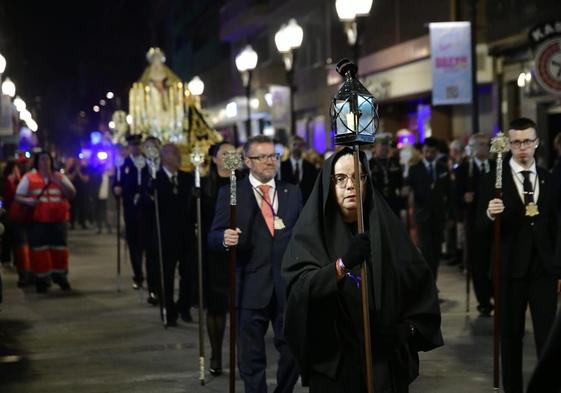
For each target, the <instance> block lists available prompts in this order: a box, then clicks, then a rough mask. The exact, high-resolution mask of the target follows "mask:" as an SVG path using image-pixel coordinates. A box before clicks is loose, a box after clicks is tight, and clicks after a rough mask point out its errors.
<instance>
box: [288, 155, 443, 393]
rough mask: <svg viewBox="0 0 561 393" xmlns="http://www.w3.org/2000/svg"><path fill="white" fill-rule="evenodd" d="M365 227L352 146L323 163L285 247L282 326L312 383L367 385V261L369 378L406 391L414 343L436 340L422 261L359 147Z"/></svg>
mask: <svg viewBox="0 0 561 393" xmlns="http://www.w3.org/2000/svg"><path fill="white" fill-rule="evenodd" d="M361 155H362V157H361V161H362V171H361V175H360V181H361V188H363V190H364V192H363V194H362V195H363V206H364V210H363V212H364V213H363V216H364V226H365V229H366V233H364V234H357V200H358V197H357V194H356V189H355V180H354V172H355V170H354V159H353V156H352V151H351V150H350V149H348V148H345V149H343V150H341V151H339V152H337V153H335V154H334V155H333V156H331V157H330V158H329V159H328V160H327V161H326V162H325V164H324V166H323V168H322V170H321V172H320V174H319V177H318V179H317V181H316V183H315V185H314V189H313V190H312V193H311V195H310V198H309V199H308V201H307V203H306V205H305V206H304V209H303V210H302V213H301V215H300V218H299V219H298V222H297V223H296V226H295V227H294V230H293V234H292V239H291V241H290V243H289V245H288V248H287V251H286V253H285V255H284V259H283V265H282V271H283V277H284V278H285V280H286V285H287V294H288V303H287V308H286V317H285V336H286V339H287V341H288V344H289V346H290V348H291V350H292V352H293V354H294V355H295V357H296V359H297V362H298V365H299V367H300V371H301V373H302V380H303V383H304V385H309V386H310V392H311V393H315V392H321V393H344V392H353V393H359V392H366V384H365V375H366V369H365V364H364V330H363V325H362V306H361V304H362V303H361V302H362V300H361V289H360V285H361V283H360V280H359V277H360V265H361V263H362V262H363V261H366V262H367V268H368V277H369V282H368V289H369V299H370V301H369V304H370V321H371V331H370V336H371V342H372V348H371V350H372V354H373V370H372V372H373V375H374V385H375V386H374V387H375V389H374V390H375V391H376V392H378V393H382V392H383V393H386V392H392V393H398V392H399V393H403V392H407V391H408V388H409V384H410V383H411V382H412V381H413V380H414V379H415V378H416V377H417V375H418V366H419V358H418V355H417V352H418V351H428V350H431V349H433V348H436V347H438V346H441V345H442V344H443V341H442V335H441V332H440V309H439V305H438V297H437V292H436V287H435V284H434V279H433V278H432V275H431V271H430V269H429V267H428V265H427V263H426V262H425V261H424V260H423V258H422V256H421V254H420V253H419V251H418V250H417V249H416V248H415V246H414V245H413V243H412V242H411V240H410V238H409V237H408V235H407V233H406V231H405V229H404V228H403V225H402V224H401V222H400V221H399V219H398V218H397V217H396V216H395V214H393V212H392V211H391V209H390V208H389V206H388V205H387V204H386V203H385V202H384V200H383V198H382V197H381V196H380V194H378V192H377V191H375V190H374V189H373V187H372V182H371V180H370V179H369V177H370V174H369V173H368V172H367V168H368V164H367V161H366V157H365V155H364V154H361Z"/></svg>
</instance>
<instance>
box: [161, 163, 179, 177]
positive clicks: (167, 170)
mask: <svg viewBox="0 0 561 393" xmlns="http://www.w3.org/2000/svg"><path fill="white" fill-rule="evenodd" d="M162 168H163V169H164V172H165V173H166V175H168V177H169V178H170V179H171V178H172V177H173V175H177V172H175V173H171V171H170V170H169V169H168V168H166V166H165V165H162Z"/></svg>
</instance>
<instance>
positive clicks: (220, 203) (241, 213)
mask: <svg viewBox="0 0 561 393" xmlns="http://www.w3.org/2000/svg"><path fill="white" fill-rule="evenodd" d="M244 154H245V164H246V165H247V167H248V168H249V176H248V177H246V178H244V179H243V180H241V181H239V182H238V188H237V202H238V205H237V206H238V209H237V215H238V216H237V229H236V230H232V229H228V226H229V188H228V187H222V188H221V189H220V192H219V195H218V199H217V202H216V212H215V216H214V221H213V223H212V229H211V232H210V233H209V235H208V245H209V247H210V248H211V249H212V250H214V251H216V252H226V251H227V250H228V247H230V246H237V251H238V257H237V258H238V259H237V262H238V269H237V275H238V277H237V278H238V287H237V293H236V297H237V313H238V321H239V322H238V323H239V325H238V332H237V333H238V349H239V357H238V363H239V368H240V376H241V377H242V379H243V381H244V384H245V391H246V393H265V392H266V391H267V382H266V375H265V372H266V369H267V359H266V351H265V333H266V332H267V329H268V327H269V323H271V324H272V327H273V331H274V335H275V347H276V349H277V351H278V352H279V355H280V356H279V365H278V371H277V388H276V390H275V391H276V392H279V393H280V392H286V393H289V392H292V391H293V388H294V385H295V384H296V381H297V379H298V372H297V370H296V364H295V361H294V358H293V356H292V354H291V352H290V350H289V349H288V345H287V343H286V340H285V338H284V335H283V332H282V329H283V312H284V306H285V296H286V287H285V283H284V280H283V279H282V277H281V271H280V269H281V261H282V258H283V255H284V251H285V249H286V247H287V245H288V241H289V239H290V235H291V233H292V228H293V226H294V224H295V223H296V220H297V219H298V216H299V214H300V210H301V209H302V195H301V192H300V190H299V189H298V187H297V186H295V185H292V184H289V183H284V182H282V181H276V180H275V174H276V161H277V160H278V156H277V154H276V153H275V146H274V144H273V142H272V140H271V139H269V138H268V137H266V136H263V135H259V136H256V137H253V138H251V139H250V140H249V141H248V142H247V143H246V145H245V146H244Z"/></svg>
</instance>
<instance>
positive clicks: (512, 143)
mask: <svg viewBox="0 0 561 393" xmlns="http://www.w3.org/2000/svg"><path fill="white" fill-rule="evenodd" d="M536 140H537V138H536V139H524V140H523V141H517V140H514V141H509V143H510V146H512V147H514V148H515V149H520V148H521V147H530V146H532V145H533V144H534V143H535V142H536Z"/></svg>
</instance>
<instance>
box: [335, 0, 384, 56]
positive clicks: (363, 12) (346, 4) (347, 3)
mask: <svg viewBox="0 0 561 393" xmlns="http://www.w3.org/2000/svg"><path fill="white" fill-rule="evenodd" d="M373 2H374V1H373V0H335V9H336V10H337V16H339V19H340V20H341V21H342V22H343V24H344V28H345V33H346V34H347V41H348V43H349V45H350V46H352V47H353V57H354V61H355V64H358V58H359V55H360V53H359V45H360V43H359V29H358V22H357V18H358V17H361V16H367V15H368V14H369V13H370V9H371V8H372V3H373Z"/></svg>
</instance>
